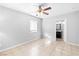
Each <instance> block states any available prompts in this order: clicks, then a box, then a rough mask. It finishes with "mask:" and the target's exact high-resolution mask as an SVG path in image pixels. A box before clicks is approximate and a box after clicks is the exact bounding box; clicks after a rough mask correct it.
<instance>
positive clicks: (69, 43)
mask: <svg viewBox="0 0 79 59" xmlns="http://www.w3.org/2000/svg"><path fill="white" fill-rule="evenodd" d="M65 43H67V44H71V45H75V46H79V44H77V43H73V42H68V41H65Z"/></svg>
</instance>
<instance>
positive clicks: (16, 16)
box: [0, 6, 41, 50]
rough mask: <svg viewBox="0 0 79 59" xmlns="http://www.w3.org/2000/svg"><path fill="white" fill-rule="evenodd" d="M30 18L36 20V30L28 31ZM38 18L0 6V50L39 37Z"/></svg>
mask: <svg viewBox="0 0 79 59" xmlns="http://www.w3.org/2000/svg"><path fill="white" fill-rule="evenodd" d="M30 20H35V21H37V22H38V30H37V32H31V31H30ZM40 21H41V20H40V19H39V18H36V17H33V16H30V15H27V14H24V13H21V12H18V11H14V10H11V9H8V8H5V7H2V6H0V50H3V49H6V48H9V47H12V46H14V45H17V44H20V43H24V42H27V41H30V40H33V39H40V35H41V29H40V27H41V26H40Z"/></svg>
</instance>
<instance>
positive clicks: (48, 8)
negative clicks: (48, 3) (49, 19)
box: [44, 7, 52, 11]
mask: <svg viewBox="0 0 79 59" xmlns="http://www.w3.org/2000/svg"><path fill="white" fill-rule="evenodd" d="M50 9H52V8H51V7H47V8H45V9H44V11H46V10H50Z"/></svg>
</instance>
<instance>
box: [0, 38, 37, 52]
mask: <svg viewBox="0 0 79 59" xmlns="http://www.w3.org/2000/svg"><path fill="white" fill-rule="evenodd" d="M35 40H38V39H33V40H30V41H26V42H23V43H19V44H16V45H14V46H11V47H8V48H5V49H2V50H0V52H4V51H7V50H9V49H13V48H16V47H18V46H21V45H23V44H26V43H27V44H28V43H31V42H32V41H35Z"/></svg>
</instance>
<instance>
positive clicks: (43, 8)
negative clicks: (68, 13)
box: [36, 3, 52, 16]
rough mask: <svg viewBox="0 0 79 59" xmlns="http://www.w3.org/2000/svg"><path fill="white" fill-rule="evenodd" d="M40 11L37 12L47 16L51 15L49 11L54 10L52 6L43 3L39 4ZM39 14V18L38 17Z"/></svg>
mask: <svg viewBox="0 0 79 59" xmlns="http://www.w3.org/2000/svg"><path fill="white" fill-rule="evenodd" d="M37 7H38V9H37V10H36V11H37V12H38V14H41V13H42V14H45V15H49V13H48V10H50V9H52V8H51V7H50V6H47V5H46V4H44V3H42V4H39V5H38V6H37ZM38 14H37V16H38Z"/></svg>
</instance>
